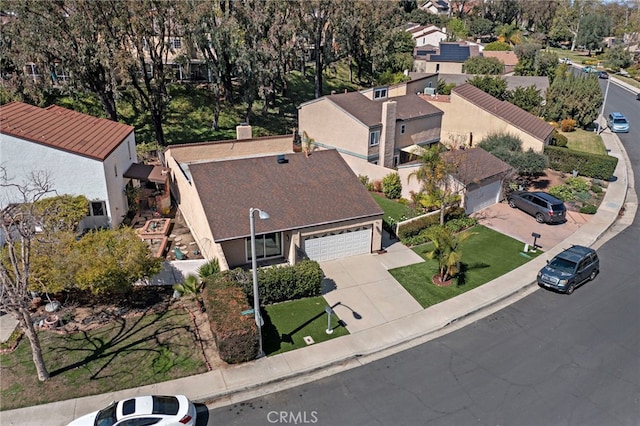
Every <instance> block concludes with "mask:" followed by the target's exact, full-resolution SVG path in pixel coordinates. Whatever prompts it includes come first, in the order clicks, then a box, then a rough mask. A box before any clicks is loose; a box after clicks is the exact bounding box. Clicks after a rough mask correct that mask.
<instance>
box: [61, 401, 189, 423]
mask: <svg viewBox="0 0 640 426" xmlns="http://www.w3.org/2000/svg"><path fill="white" fill-rule="evenodd" d="M195 424H196V407H195V406H194V405H193V403H192V402H191V401H189V400H188V399H187V397H186V396H184V395H174V396H160V395H149V396H136V397H134V398H130V399H125V400H122V401H117V402H112V403H111V404H110V405H109V406H108V407H106V408H104V409H102V410H100V411H95V412H93V413H90V414H87V415H85V416H82V417H79V418H77V419H75V420H74V421H72V422H71V423H69V425H68V426H120V425H122V426H124V425H157V426H169V425H171V426H174V425H186V426H195Z"/></svg>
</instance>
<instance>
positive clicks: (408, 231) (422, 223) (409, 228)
mask: <svg viewBox="0 0 640 426" xmlns="http://www.w3.org/2000/svg"><path fill="white" fill-rule="evenodd" d="M464 216H465V212H464V209H463V208H462V207H450V208H448V209H447V212H446V213H445V215H444V220H445V222H446V221H449V220H451V219H457V218H459V217H464ZM438 223H440V213H435V214H432V215H429V216H423V217H421V218H418V219H414V220H412V221H411V222H407V223H405V224H402V225H400V226H398V238H399V239H400V241H403V242H404V240H406V239H408V238H411V237H415V236H416V235H418V234H420V231H422V230H423V229H426V228H428V227H430V226H433V225H436V224H438Z"/></svg>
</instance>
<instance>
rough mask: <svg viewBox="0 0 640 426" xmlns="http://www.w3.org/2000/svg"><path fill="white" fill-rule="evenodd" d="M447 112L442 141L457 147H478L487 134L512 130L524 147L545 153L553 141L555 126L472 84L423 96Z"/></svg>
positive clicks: (524, 148)
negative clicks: (442, 94)
mask: <svg viewBox="0 0 640 426" xmlns="http://www.w3.org/2000/svg"><path fill="white" fill-rule="evenodd" d="M423 98H424V99H425V100H427V101H428V102H431V103H433V104H434V105H435V106H437V107H438V108H439V109H441V110H442V111H444V116H443V118H442V140H443V143H445V144H450V145H453V146H456V147H457V146H474V144H477V143H478V142H480V141H481V140H482V139H483V138H484V137H485V136H487V135H489V134H494V133H509V134H513V135H516V136H518V137H519V138H520V139H521V140H522V149H523V150H525V151H527V150H529V149H531V150H533V151H535V152H538V153H542V152H543V151H544V147H545V146H546V145H547V144H548V143H549V141H550V140H551V136H552V133H553V126H551V125H550V124H549V123H547V122H545V121H544V120H542V119H541V118H539V117H536V116H535V115H533V114H531V113H529V112H527V111H525V110H523V109H522V108H519V107H517V106H515V105H513V104H512V103H509V102H507V101H501V100H499V99H496V98H494V97H493V96H491V95H489V94H487V93H485V92H483V91H482V90H480V89H478V88H477V87H475V86H473V85H471V84H468V83H466V84H463V85H461V86H457V87H454V88H453V89H452V90H451V96H439V97H432V96H423Z"/></svg>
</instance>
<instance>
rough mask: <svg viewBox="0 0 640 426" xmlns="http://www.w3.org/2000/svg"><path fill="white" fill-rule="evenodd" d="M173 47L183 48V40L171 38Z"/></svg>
mask: <svg viewBox="0 0 640 426" xmlns="http://www.w3.org/2000/svg"><path fill="white" fill-rule="evenodd" d="M171 47H173V48H174V49H176V50H177V49H182V41H181V40H180V39H179V38H172V39H171Z"/></svg>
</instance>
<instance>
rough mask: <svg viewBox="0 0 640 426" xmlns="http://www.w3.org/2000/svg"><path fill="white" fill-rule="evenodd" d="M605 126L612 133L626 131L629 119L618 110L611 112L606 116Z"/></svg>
mask: <svg viewBox="0 0 640 426" xmlns="http://www.w3.org/2000/svg"><path fill="white" fill-rule="evenodd" d="M607 126H609V129H610V130H611V131H612V132H614V133H627V132H628V131H629V120H627V117H625V116H624V115H623V114H622V113H620V112H612V113H610V114H609V115H608V116H607Z"/></svg>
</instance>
